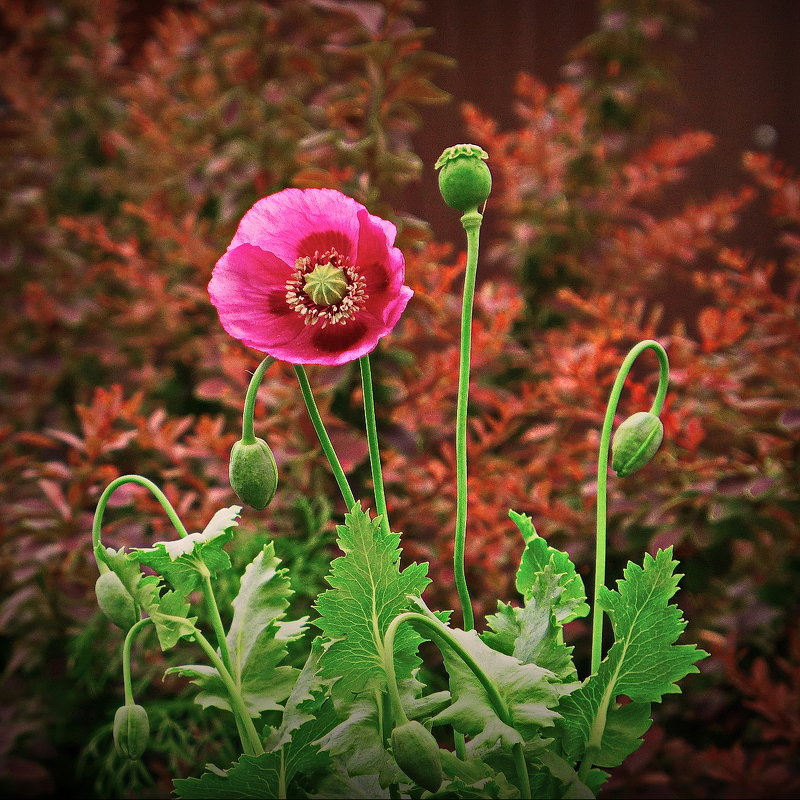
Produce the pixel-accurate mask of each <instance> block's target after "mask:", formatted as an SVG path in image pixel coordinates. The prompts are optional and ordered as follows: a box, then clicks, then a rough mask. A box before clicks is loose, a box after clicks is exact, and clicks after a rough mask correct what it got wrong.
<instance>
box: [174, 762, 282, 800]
mask: <svg viewBox="0 0 800 800" xmlns="http://www.w3.org/2000/svg"><path fill="white" fill-rule="evenodd" d="M280 774H281V755H280V753H263V754H262V755H260V756H242V757H241V758H240V759H239V760H238V761H236V762H234V764H233V766H232V767H230V768H229V769H227V770H225V776H224V777H223V776H221V775H220V774H219V773H218V772H216V771H214V772H206V773H205V774H204V775H202V777H200V778H183V779H180V780H176V781H174V782H173V785H174V787H175V788H174V792H175V794H176V795H177V796H178V797H179V798H187V799H190V800H243V798H255V797H263V798H265V800H268V799H272V798H278V797H279V796H280V791H279V787H280Z"/></svg>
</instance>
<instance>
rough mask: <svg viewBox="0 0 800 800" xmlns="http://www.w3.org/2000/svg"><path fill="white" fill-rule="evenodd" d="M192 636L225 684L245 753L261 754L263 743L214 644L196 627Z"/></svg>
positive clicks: (251, 754)
mask: <svg viewBox="0 0 800 800" xmlns="http://www.w3.org/2000/svg"><path fill="white" fill-rule="evenodd" d="M193 636H194V637H195V639H196V640H197V643H198V644H199V645H200V647H201V648H202V649H203V652H204V653H205V654H206V655H207V656H208V659H209V661H210V662H211V663H212V664H213V665H214V667H215V668H216V670H217V672H218V673H219V676H220V678H221V680H222V682H223V683H224V684H225V688H226V689H227V691H228V699H229V700H230V704H231V711H232V712H233V715H234V717H235V718H236V724H237V727H238V728H239V733H240V736H241V739H242V747H243V748H244V753H245V755H249V756H258V755H261V754H262V753H263V752H264V745H263V744H262V743H261V738H260V737H259V735H258V731H256V726H255V725H254V724H253V719H252V717H251V716H250V712H249V711H248V710H247V707H246V706H245V704H244V700H243V698H242V693H241V692H240V691H239V687H238V686H237V685H236V683H235V682H234V680H233V678H232V677H231V673H230V672H229V671H228V668H227V667H226V666H225V664H223V663H222V659H221V658H220V657H219V656H218V655H217V651H216V650H214V646H213V645H212V644H211V642H209V641H208V639H206V637H205V636H203V634H202V633H201V632H200V631H199V630H197V629H196V628H195V630H194V633H193Z"/></svg>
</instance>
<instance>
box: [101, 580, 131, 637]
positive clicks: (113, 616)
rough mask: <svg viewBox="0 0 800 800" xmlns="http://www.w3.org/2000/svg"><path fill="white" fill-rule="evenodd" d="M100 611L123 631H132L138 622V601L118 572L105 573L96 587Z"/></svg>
mask: <svg viewBox="0 0 800 800" xmlns="http://www.w3.org/2000/svg"><path fill="white" fill-rule="evenodd" d="M94 593H95V595H96V596H97V605H98V606H100V610H101V611H102V612H103V613H104V614H105V615H106V616H107V617H108V618H109V619H110V620H111V621H112V622H113V623H114V624H115V625H117V626H118V627H120V628H122V630H124V631H127V630H130V629H131V628H132V627H133V626H134V625H135V624H136V622H137V621H138V619H139V615H138V613H137V612H136V601H135V600H134V599H133V597H132V596H131V594H130V592H129V591H128V590H127V589H126V588H125V586H124V585H123V583H122V581H121V580H120V577H119V575H117V573H116V572H113V571H111V572H104V573H103V574H102V575H100V577H99V578H98V579H97V582H96V583H95V585H94Z"/></svg>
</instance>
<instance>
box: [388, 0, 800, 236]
mask: <svg viewBox="0 0 800 800" xmlns="http://www.w3.org/2000/svg"><path fill="white" fill-rule="evenodd" d="M598 5H599V4H598V3H596V2H593V0H428V1H427V3H426V8H425V10H424V12H423V13H422V15H421V17H420V18H419V24H421V25H424V26H431V27H433V28H435V29H436V32H435V34H434V35H433V36H432V37H431V38H430V39H429V43H428V44H429V49H431V50H433V51H436V52H440V53H444V54H446V55H449V56H452V57H454V58H455V59H457V61H458V64H459V66H458V68H457V69H456V70H452V71H450V72H449V73H446V74H443V75H441V76H440V78H439V81H438V83H439V84H440V85H441V86H442V87H443V88H445V89H447V90H448V91H450V92H451V93H452V94H453V96H454V102H453V103H451V104H449V105H447V106H440V107H436V108H432V109H429V110H427V111H426V113H425V121H426V124H425V126H424V128H423V130H422V131H420V132H419V133H418V134H417V135H416V136H415V137H414V143H415V148H416V150H417V152H418V153H419V154H420V156H421V157H422V158H423V160H424V163H425V165H426V171H425V177H424V180H423V182H422V185H421V186H418V187H414V188H413V190H412V191H409V192H408V193H407V196H406V197H405V198H404V206H405V208H407V210H409V211H410V212H412V213H414V214H416V215H418V216H420V217H422V218H423V219H427V220H428V221H430V223H431V224H432V226H433V229H434V234H435V236H436V238H437V239H440V240H448V241H454V242H458V243H460V241H461V232H460V227H459V225H458V221H457V219H454V216H453V214H452V213H450V212H449V211H448V210H447V209H445V208H443V207H442V203H441V200H440V198H439V196H438V192H437V189H436V181H435V176H434V171H433V166H432V165H433V163H434V161H435V160H436V158H437V157H438V155H439V153H441V151H442V150H443V149H444V147H446V146H448V145H450V144H455V143H457V142H462V141H468V139H467V138H466V136H467V134H466V133H465V131H464V126H463V123H462V120H461V116H460V114H459V111H458V103H459V102H462V101H465V100H467V101H471V102H474V103H476V104H477V105H478V106H479V107H480V108H481V109H483V110H484V111H487V112H489V113H490V114H492V115H493V116H495V117H496V118H497V119H498V121H499V122H500V123H501V125H502V126H503V127H507V126H511V125H513V124H514V115H513V109H512V86H513V80H514V76H515V75H516V74H517V73H518V72H519V71H520V70H525V71H527V72H530V73H532V74H534V75H536V76H537V77H539V78H541V79H543V80H545V81H546V82H547V83H549V84H552V83H555V82H557V81H558V80H559V79H560V74H559V73H560V68H561V66H562V64H563V63H564V61H565V56H566V54H567V52H568V51H569V50H570V48H571V47H572V46H573V45H575V44H576V43H578V42H579V41H580V40H581V39H582V38H583V37H585V36H586V35H587V34H588V33H590V32H591V31H592V30H593V29H594V28H595V26H596V22H597V16H598ZM703 5H704V6H705V8H706V12H707V13H706V15H705V16H704V17H703V19H702V20H701V22H700V24H699V26H698V30H697V36H696V38H695V40H694V41H691V42H688V43H685V44H684V43H682V44H680V45H676V54H677V55H678V56H679V58H680V62H679V63H680V64H681V67H680V72H679V75H678V83H679V87H680V96H677V97H675V98H673V99H671V100H668V101H665V107H666V108H668V110H669V112H670V115H671V117H672V124H671V127H672V129H673V130H676V131H678V130H693V129H704V130H708V131H710V132H712V133H714V134H715V135H716V136H717V137H719V140H718V145H717V147H716V149H715V151H714V152H713V153H712V154H711V155H709V156H706V157H704V158H703V159H702V160H701V161H700V162H698V163H697V165H696V166H695V168H693V171H692V172H693V177H692V180H691V182H690V183H689V184H688V192H689V195H690V196H691V195H693V194H694V195H695V196H706V195H709V194H711V193H713V192H714V191H715V190H718V189H722V188H726V187H730V188H734V187H736V186H737V185H739V184H740V183H741V181H742V179H743V173H742V172H741V170H740V168H739V163H740V158H741V153H742V151H744V150H747V149H755V148H756V147H757V144H756V141H755V139H754V132H755V130H756V129H757V128H758V126H760V125H771V126H772V127H773V128H774V129H775V130H776V132H777V139H776V141H775V143H774V145H773V146H772V147H771V148H769V149H770V150H771V151H772V152H774V153H775V155H776V156H777V157H778V158H780V159H781V160H784V161H786V162H787V163H789V164H793V165H795V166H797V167H799V168H800V123H799V121H798V106H800V0H706V2H705V3H704V4H703ZM762 149H763V148H762ZM487 222H490V219H489V217H487ZM752 224H753V223H749V222H746V225H745V231H744V234H746V235H747V237H752V236H756V237H758V235H759V231H758V230H751V229H748V226H751V227H752ZM744 234H743V235H744ZM754 244H756V242H752V244H751V246H753V245H754Z"/></svg>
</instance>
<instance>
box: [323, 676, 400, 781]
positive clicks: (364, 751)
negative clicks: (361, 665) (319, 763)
mask: <svg viewBox="0 0 800 800" xmlns="http://www.w3.org/2000/svg"><path fill="white" fill-rule="evenodd" d="M332 691H333V695H334V700H335V707H336V713H337V715H338V718H339V720H340V722H339V723H338V724H337V725H336V726H335V727H333V728H332V729H331V730H330V731H328V732H327V733H326V734H325V735H324V736H322V737H321V738H320V739H319V741H317V742H315V744H317V745H319V747H320V749H321V750H323V751H325V752H327V753H329V754H330V756H331V758H332V759H333V760H334V762H336V763H337V764H338V771H339V772H341V773H342V775H345V774H346V775H350V776H358V775H375V776H377V778H378V781H379V783H380V785H381V786H383V787H386V786H388V785H389V784H390V783H397V782H398V781H405V780H407V778H406V777H405V775H404V773H403V772H401V771H400V768H399V767H398V766H397V764H396V762H395V760H394V758H392V756H391V754H390V753H389V752H388V751H387V750H386V748H385V747H384V732H383V713H384V708H383V701H382V696H381V695H380V693H379V692H377V691H375V690H373V691H372V692H370V691H365V692H364V693H362V694H359V695H356V696H355V697H353V696H352V695H351V693H350V692H346V693H345V694H342V686H341V684H340V682H337V683H336V684H335V685H334V687H333V690H332ZM348 695H349V697H348Z"/></svg>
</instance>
